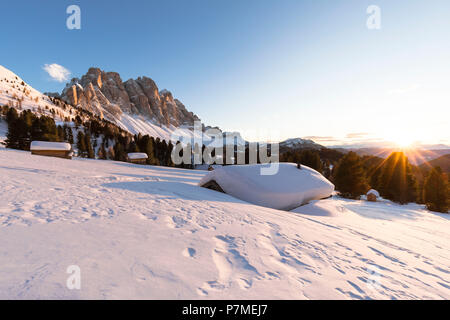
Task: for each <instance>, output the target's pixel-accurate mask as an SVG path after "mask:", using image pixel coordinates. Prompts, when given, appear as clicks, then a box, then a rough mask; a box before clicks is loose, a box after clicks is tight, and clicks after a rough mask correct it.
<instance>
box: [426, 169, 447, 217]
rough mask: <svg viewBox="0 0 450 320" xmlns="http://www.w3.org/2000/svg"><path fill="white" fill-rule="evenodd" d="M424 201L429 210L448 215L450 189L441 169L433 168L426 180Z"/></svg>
mask: <svg viewBox="0 0 450 320" xmlns="http://www.w3.org/2000/svg"><path fill="white" fill-rule="evenodd" d="M423 200H424V202H425V204H426V206H427V208H428V210H431V211H437V212H443V213H448V210H449V209H450V188H449V184H448V181H447V177H446V176H445V174H444V173H443V172H442V169H441V168H440V167H435V168H433V169H432V170H431V171H430V173H429V174H428V176H427V178H426V179H425V183H424V186H423Z"/></svg>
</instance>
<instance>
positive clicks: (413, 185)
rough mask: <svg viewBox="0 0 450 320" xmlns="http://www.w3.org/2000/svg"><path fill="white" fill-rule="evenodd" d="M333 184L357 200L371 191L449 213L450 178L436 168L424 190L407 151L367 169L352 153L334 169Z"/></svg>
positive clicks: (400, 201) (340, 191)
mask: <svg viewBox="0 0 450 320" xmlns="http://www.w3.org/2000/svg"><path fill="white" fill-rule="evenodd" d="M332 181H333V183H334V184H335V186H336V190H338V191H339V193H340V195H342V196H344V197H348V198H353V199H355V198H357V197H359V196H360V195H361V194H365V193H366V192H367V191H368V190H369V189H370V188H374V189H376V190H377V191H378V192H379V193H380V195H381V196H382V197H383V198H386V199H389V200H392V201H394V202H398V203H401V204H405V203H408V202H419V203H424V204H426V206H427V208H428V209H429V210H432V211H438V212H445V213H447V212H448V210H449V208H450V188H449V184H448V178H447V177H446V175H445V174H444V173H443V172H442V170H441V169H440V168H439V167H436V168H433V169H432V170H431V171H430V172H429V174H428V176H427V177H426V179H425V182H424V184H423V186H422V188H419V186H418V183H417V180H416V178H415V176H414V174H413V172H412V168H411V165H410V163H409V161H408V158H407V157H406V156H405V155H404V153H403V152H393V153H392V154H391V155H390V156H389V157H388V158H387V159H386V160H384V161H381V163H379V164H378V165H377V166H376V167H374V168H367V167H365V165H364V162H363V159H362V158H361V157H359V156H358V155H357V154H356V153H355V152H349V153H347V154H346V155H345V156H344V157H342V158H341V160H340V161H339V162H338V163H337V165H336V166H335V167H334V168H333V172H332Z"/></svg>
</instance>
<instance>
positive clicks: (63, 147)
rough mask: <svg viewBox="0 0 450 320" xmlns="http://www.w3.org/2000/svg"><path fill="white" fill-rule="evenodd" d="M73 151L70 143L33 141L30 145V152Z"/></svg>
mask: <svg viewBox="0 0 450 320" xmlns="http://www.w3.org/2000/svg"><path fill="white" fill-rule="evenodd" d="M71 149H72V147H71V145H70V143H67V142H48V141H33V142H31V145H30V150H55V151H70V150H71Z"/></svg>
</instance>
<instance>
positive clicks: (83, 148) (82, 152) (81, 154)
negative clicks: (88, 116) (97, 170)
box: [77, 131, 87, 158]
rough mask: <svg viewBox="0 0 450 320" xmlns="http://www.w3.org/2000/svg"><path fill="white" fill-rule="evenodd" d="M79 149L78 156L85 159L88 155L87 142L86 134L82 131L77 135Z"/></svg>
mask: <svg viewBox="0 0 450 320" xmlns="http://www.w3.org/2000/svg"><path fill="white" fill-rule="evenodd" d="M77 149H78V156H79V157H82V158H85V157H86V155H87V150H86V140H85V138H84V133H83V132H82V131H78V134H77Z"/></svg>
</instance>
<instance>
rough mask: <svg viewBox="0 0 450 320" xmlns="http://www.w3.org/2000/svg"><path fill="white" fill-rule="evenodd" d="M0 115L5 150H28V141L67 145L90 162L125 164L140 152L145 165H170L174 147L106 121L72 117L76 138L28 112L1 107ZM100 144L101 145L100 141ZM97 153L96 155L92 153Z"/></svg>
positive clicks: (44, 117) (67, 129)
mask: <svg viewBox="0 0 450 320" xmlns="http://www.w3.org/2000/svg"><path fill="white" fill-rule="evenodd" d="M0 111H1V112H0V113H1V115H2V116H3V117H4V118H5V119H6V122H7V124H8V133H7V139H6V141H5V143H6V147H7V148H12V149H19V150H30V144H31V141H34V140H37V141H52V142H63V141H65V142H68V143H70V144H72V145H76V148H77V150H78V154H77V156H79V157H83V158H91V159H95V158H98V159H103V160H106V159H109V160H116V161H127V154H128V153H130V152H143V153H146V154H147V156H148V160H147V164H151V165H163V166H173V163H172V160H171V153H172V149H173V145H172V143H171V142H169V143H167V142H166V141H165V140H161V139H159V138H156V139H154V138H153V137H150V136H149V135H144V136H142V135H141V134H138V135H135V136H133V135H131V134H129V133H127V132H125V131H124V130H122V129H120V128H119V127H117V126H116V125H114V124H112V123H111V122H109V121H104V120H102V119H99V118H95V117H92V118H90V117H89V118H88V119H89V120H87V121H84V122H83V118H84V117H82V116H80V115H82V113H80V114H78V115H77V116H76V117H75V118H74V123H75V132H76V137H75V139H74V136H73V131H72V128H71V127H69V126H67V125H66V124H64V125H63V126H60V125H58V126H57V125H56V124H55V121H54V119H53V118H51V117H48V116H45V115H41V116H37V115H35V114H34V113H33V112H31V111H30V110H24V111H22V112H20V113H19V112H17V110H16V109H15V108H12V107H8V106H3V107H2V108H1V109H0ZM99 141H100V142H99ZM95 150H97V154H96V152H95Z"/></svg>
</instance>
